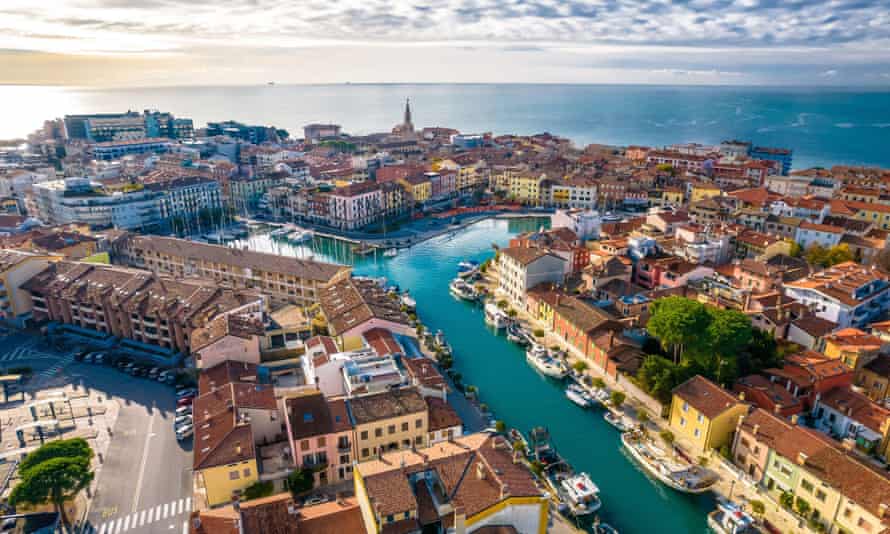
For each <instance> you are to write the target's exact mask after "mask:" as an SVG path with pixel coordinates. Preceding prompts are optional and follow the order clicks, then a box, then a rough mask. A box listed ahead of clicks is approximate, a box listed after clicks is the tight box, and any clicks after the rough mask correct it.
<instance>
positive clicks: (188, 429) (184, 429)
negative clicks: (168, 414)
mask: <svg viewBox="0 0 890 534" xmlns="http://www.w3.org/2000/svg"><path fill="white" fill-rule="evenodd" d="M194 432H195V430H194V428H193V427H192V425H190V424H189V425H183V426H181V427H179V428H177V429H176V439H178V440H183V439H185V438H187V437H189V436H191V435H192V434H193V433H194Z"/></svg>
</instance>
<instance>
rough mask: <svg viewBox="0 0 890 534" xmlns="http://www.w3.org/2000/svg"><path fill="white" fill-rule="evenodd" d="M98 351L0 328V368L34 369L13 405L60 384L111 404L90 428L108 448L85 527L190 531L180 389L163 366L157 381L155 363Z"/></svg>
mask: <svg viewBox="0 0 890 534" xmlns="http://www.w3.org/2000/svg"><path fill="white" fill-rule="evenodd" d="M95 352H96V351H90V350H88V349H87V348H86V347H84V346H82V345H79V344H77V343H69V342H65V341H56V342H53V343H49V342H46V341H45V340H43V338H42V337H40V336H34V335H29V334H23V333H9V334H8V335H5V336H3V335H2V333H0V367H2V368H3V369H4V370H7V371H8V370H10V369H16V368H17V369H24V368H30V370H31V375H30V378H29V379H28V380H27V381H26V382H25V383H24V384H23V385H22V386H21V390H22V394H21V397H22V399H21V400H18V401H12V402H21V403H24V402H27V401H28V400H31V399H34V398H38V397H39V396H40V395H41V392H44V391H46V390H47V389H48V388H57V389H67V390H69V391H72V392H75V394H76V395H77V396H86V397H87V398H91V399H101V400H102V401H103V402H110V403H113V405H114V408H115V409H114V412H115V418H114V420H113V421H112V420H103V419H102V418H98V417H97V418H95V420H94V422H93V423H94V424H93V425H92V426H93V430H94V431H95V433H96V434H98V437H99V438H100V439H106V440H107V443H106V445H107V449H105V452H104V453H102V454H101V455H97V460H98V462H99V463H98V472H97V476H96V481H95V482H94V485H93V487H92V489H91V494H92V497H93V498H92V502H91V503H90V504H89V507H88V514H87V515H86V518H85V520H84V521H83V523H82V530H81V532H87V533H92V532H100V533H103V534H116V533H123V532H134V533H137V534H141V533H149V532H159V531H161V530H164V531H170V530H172V531H174V532H186V531H187V529H188V522H187V519H188V514H189V512H190V511H191V507H192V503H191V494H192V476H191V459H192V452H191V449H192V443H191V438H190V437H187V438H185V439H182V440H178V439H177V436H176V432H175V430H174V420H175V417H176V413H175V409H176V404H177V396H176V390H175V387H174V386H173V385H171V384H168V383H164V382H159V381H158V380H157V375H159V374H160V373H161V370H160V369H158V370H157V371H156V372H155V373H154V375H155V377H154V378H152V377H151V375H152V367H153V366H151V365H147V364H145V365H142V364H140V363H139V362H138V360H137V359H134V358H133V357H132V356H124V355H120V354H116V353H114V352H113V351H101V350H100V351H98V352H101V353H103V356H102V358H101V360H102V361H101V363H95V360H96V357H95ZM91 362H92V363H91ZM131 364H132V365H131ZM170 380H171V381H172V380H173V379H170ZM103 427H104V428H103ZM103 448H104V447H103Z"/></svg>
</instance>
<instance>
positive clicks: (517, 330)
mask: <svg viewBox="0 0 890 534" xmlns="http://www.w3.org/2000/svg"><path fill="white" fill-rule="evenodd" d="M507 340H508V341H512V342H513V343H516V344H517V345H520V346H522V347H526V346H528V345H529V344H530V343H531V341H529V339H528V335H526V333H525V332H524V331H523V330H522V327H520V326H519V325H518V324H516V323H513V324H511V325H510V326H508V327H507Z"/></svg>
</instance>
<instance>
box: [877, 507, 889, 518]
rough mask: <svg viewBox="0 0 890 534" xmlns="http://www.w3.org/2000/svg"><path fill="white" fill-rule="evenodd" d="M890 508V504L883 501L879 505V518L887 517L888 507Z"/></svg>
mask: <svg viewBox="0 0 890 534" xmlns="http://www.w3.org/2000/svg"><path fill="white" fill-rule="evenodd" d="M888 508H890V505H887V504H884V503H881V504H879V505H878V519H884V518H885V517H887V509H888Z"/></svg>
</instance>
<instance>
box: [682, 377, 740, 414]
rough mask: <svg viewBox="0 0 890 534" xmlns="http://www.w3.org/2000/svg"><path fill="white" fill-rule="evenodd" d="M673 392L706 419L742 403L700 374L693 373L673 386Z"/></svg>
mask: <svg viewBox="0 0 890 534" xmlns="http://www.w3.org/2000/svg"><path fill="white" fill-rule="evenodd" d="M673 393H674V395H676V396H678V397H679V398H681V399H683V400H684V401H686V402H688V403H689V405H690V406H692V407H693V408H695V409H696V410H697V411H698V412H700V413H701V414H703V415H704V416H705V417H707V418H708V419H713V418H715V417H717V416H718V415H720V414H721V413H723V412H725V411H726V410H728V409H730V408H732V407H733V406H737V405H739V404H742V402H741V401H739V399H738V398H736V397H735V396H734V395H732V394H731V393H729V392H728V391H726V390H725V389H723V388H721V387H720V386H718V385H717V384H715V383H713V382H711V381H710V380H708V379H707V378H705V377H703V376H701V375H695V376H693V377H692V378H690V379H689V380H687V381H686V382H683V383H682V384H680V385H679V386H677V387H675V388H674V391H673Z"/></svg>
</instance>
